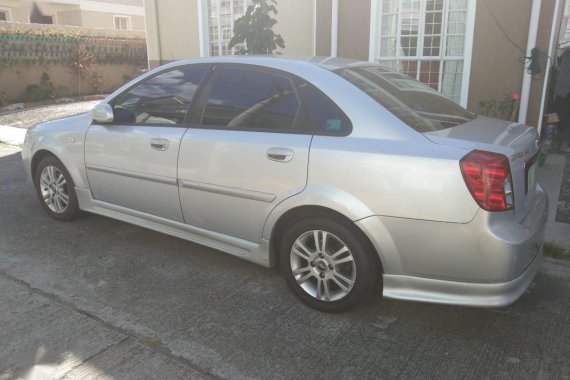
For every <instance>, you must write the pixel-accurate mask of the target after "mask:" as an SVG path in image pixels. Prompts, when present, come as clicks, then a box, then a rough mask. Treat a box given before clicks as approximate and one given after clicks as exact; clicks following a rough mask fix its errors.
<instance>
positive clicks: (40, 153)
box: [30, 144, 86, 187]
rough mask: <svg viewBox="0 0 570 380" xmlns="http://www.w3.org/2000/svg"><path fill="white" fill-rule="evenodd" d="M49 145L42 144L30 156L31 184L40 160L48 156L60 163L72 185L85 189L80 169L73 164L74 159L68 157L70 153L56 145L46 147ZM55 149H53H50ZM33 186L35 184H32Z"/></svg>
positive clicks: (84, 181)
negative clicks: (69, 177)
mask: <svg viewBox="0 0 570 380" xmlns="http://www.w3.org/2000/svg"><path fill="white" fill-rule="evenodd" d="M46 145H49V144H42V145H41V146H38V147H37V148H36V149H35V150H34V152H33V153H32V154H31V157H30V174H31V178H32V182H33V181H34V178H35V175H36V170H37V168H38V165H39V163H40V162H41V160H42V159H44V158H45V157H48V156H52V157H55V158H56V159H57V160H59V161H60V162H61V164H62V165H63V166H64V167H65V169H66V170H67V172H68V173H69V175H70V176H71V179H72V181H73V184H74V185H75V186H76V187H86V186H85V185H86V180H84V177H83V175H82V171H81V168H79V167H77V164H76V163H75V162H74V157H69V156H70V153H69V152H68V151H67V150H64V149H62V148H61V147H58V146H56V145H53V144H51V146H49V147H48V146H46ZM52 148H55V149H52ZM34 186H35V183H34Z"/></svg>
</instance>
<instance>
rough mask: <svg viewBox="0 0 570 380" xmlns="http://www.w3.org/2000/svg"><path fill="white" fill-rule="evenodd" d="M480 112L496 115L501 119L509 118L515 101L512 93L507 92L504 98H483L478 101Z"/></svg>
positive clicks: (490, 115) (491, 115)
mask: <svg viewBox="0 0 570 380" xmlns="http://www.w3.org/2000/svg"><path fill="white" fill-rule="evenodd" d="M478 106H479V113H480V114H481V115H485V116H489V117H496V118H499V119H505V120H506V119H508V118H509V116H510V115H511V113H512V112H513V109H514V106H515V102H514V101H513V99H512V97H511V96H510V95H507V94H505V97H504V98H503V100H496V99H489V100H481V101H480V102H479V103H478Z"/></svg>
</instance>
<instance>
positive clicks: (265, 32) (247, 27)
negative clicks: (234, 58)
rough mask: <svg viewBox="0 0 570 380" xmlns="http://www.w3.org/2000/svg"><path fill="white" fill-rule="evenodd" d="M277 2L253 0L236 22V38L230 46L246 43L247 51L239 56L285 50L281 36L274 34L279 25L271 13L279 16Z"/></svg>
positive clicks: (234, 37)
mask: <svg viewBox="0 0 570 380" xmlns="http://www.w3.org/2000/svg"><path fill="white" fill-rule="evenodd" d="M276 5H277V0H252V2H251V5H250V6H249V7H247V11H246V12H245V15H243V16H241V17H240V18H238V19H237V20H235V22H234V36H233V37H232V39H231V40H230V43H229V44H228V48H230V49H231V48H233V47H234V46H236V45H237V44H242V43H244V42H245V46H246V48H245V49H242V50H240V51H238V52H237V54H272V53H273V52H274V51H275V50H276V49H277V47H280V48H281V49H283V48H285V41H283V37H281V35H280V34H275V32H273V26H274V25H275V24H277V20H275V19H274V18H273V17H272V15H271V13H273V14H274V15H276V14H277V8H276Z"/></svg>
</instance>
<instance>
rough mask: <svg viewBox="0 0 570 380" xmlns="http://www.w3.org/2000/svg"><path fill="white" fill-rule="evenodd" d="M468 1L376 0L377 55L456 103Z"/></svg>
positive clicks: (460, 76) (377, 59)
mask: <svg viewBox="0 0 570 380" xmlns="http://www.w3.org/2000/svg"><path fill="white" fill-rule="evenodd" d="M469 1H473V0H378V15H377V17H378V19H377V25H378V29H377V33H376V41H373V43H376V49H375V52H376V53H375V57H374V58H375V60H376V61H377V62H378V63H380V64H382V65H385V66H390V67H393V68H395V69H398V70H399V71H400V72H403V73H405V74H407V75H409V76H411V77H413V78H415V79H417V80H419V81H421V82H423V83H425V84H427V85H428V86H430V87H432V88H433V89H435V90H437V91H440V92H441V93H443V94H444V95H446V96H447V97H449V98H451V99H452V100H453V101H455V102H457V103H459V102H460V100H461V86H462V81H463V64H464V60H465V38H466V24H467V12H468V3H469Z"/></svg>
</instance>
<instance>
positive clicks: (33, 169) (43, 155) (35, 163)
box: [30, 149, 61, 185]
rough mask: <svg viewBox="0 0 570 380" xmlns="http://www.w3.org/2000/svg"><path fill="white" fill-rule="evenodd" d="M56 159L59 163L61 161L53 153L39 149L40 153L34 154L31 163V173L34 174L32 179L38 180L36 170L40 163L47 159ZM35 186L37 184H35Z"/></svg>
mask: <svg viewBox="0 0 570 380" xmlns="http://www.w3.org/2000/svg"><path fill="white" fill-rule="evenodd" d="M49 156H52V157H55V158H57V159H58V160H59V161H61V160H60V159H59V157H57V155H55V154H54V153H53V152H52V151H50V150H47V149H39V150H38V151H36V152H35V153H34V155H33V156H32V160H31V163H30V169H31V173H32V179H34V178H36V170H37V169H38V165H39V164H40V162H41V161H42V160H43V159H44V158H46V157H49ZM34 185H35V183H34Z"/></svg>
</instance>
